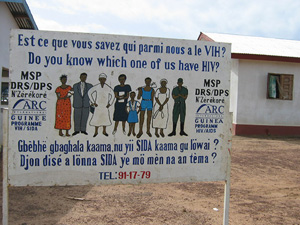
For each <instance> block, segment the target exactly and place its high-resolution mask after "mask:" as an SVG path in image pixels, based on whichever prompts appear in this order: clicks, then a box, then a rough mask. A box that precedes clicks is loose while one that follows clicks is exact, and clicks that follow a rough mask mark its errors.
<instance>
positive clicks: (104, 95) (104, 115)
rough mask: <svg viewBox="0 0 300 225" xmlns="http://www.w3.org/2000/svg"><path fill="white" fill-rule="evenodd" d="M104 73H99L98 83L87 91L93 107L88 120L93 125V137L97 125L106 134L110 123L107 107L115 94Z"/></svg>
mask: <svg viewBox="0 0 300 225" xmlns="http://www.w3.org/2000/svg"><path fill="white" fill-rule="evenodd" d="M106 78H107V76H106V74H105V73H101V74H100V75H99V81H100V83H99V84H96V85H95V86H93V87H92V88H91V89H89V91H88V96H89V98H90V101H91V106H94V107H95V110H94V113H93V116H92V118H91V120H90V125H91V126H94V127H95V133H94V136H93V137H96V136H97V135H98V129H99V127H103V132H102V133H103V135H105V136H108V134H107V132H106V127H107V126H110V125H111V120H110V112H109V107H110V106H111V105H112V104H113V102H114V100H115V95H114V92H113V90H112V88H111V87H110V86H108V85H107V84H106V83H105V82H106Z"/></svg>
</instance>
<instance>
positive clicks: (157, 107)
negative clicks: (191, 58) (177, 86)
mask: <svg viewBox="0 0 300 225" xmlns="http://www.w3.org/2000/svg"><path fill="white" fill-rule="evenodd" d="M167 83H168V81H167V80H166V79H162V80H161V81H160V85H161V87H160V88H158V89H157V90H156V92H155V104H154V110H153V119H152V127H153V128H155V136H156V137H159V134H158V130H159V129H160V136H161V137H164V136H165V134H164V129H166V128H167V124H168V120H169V107H168V101H169V99H170V89H169V88H167Z"/></svg>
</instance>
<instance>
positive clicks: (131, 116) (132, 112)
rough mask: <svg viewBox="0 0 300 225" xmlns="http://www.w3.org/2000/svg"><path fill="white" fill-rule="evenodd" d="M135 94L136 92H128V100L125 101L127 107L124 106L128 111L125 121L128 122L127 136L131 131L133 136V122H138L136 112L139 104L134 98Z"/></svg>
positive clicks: (138, 109)
mask: <svg viewBox="0 0 300 225" xmlns="http://www.w3.org/2000/svg"><path fill="white" fill-rule="evenodd" d="M135 96H136V94H135V92H134V91H132V92H130V95H129V97H130V101H128V102H127V107H126V110H127V113H128V119H127V122H128V123H129V132H128V136H130V135H131V133H132V134H133V136H135V124H136V123H137V122H139V120H138V113H139V112H140V108H141V106H140V105H141V104H140V103H139V102H138V101H136V100H134V99H135ZM128 110H129V111H128Z"/></svg>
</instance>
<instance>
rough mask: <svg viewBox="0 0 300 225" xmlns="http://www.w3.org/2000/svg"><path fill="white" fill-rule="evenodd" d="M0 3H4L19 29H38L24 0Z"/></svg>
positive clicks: (1, 0)
mask: <svg viewBox="0 0 300 225" xmlns="http://www.w3.org/2000/svg"><path fill="white" fill-rule="evenodd" d="M0 2H5V3H6V5H7V7H8V9H9V10H10V12H11V14H12V16H13V17H14V18H15V21H16V23H17V24H18V26H19V28H20V29H30V30H37V29H38V27H37V25H36V23H35V21H34V19H33V16H32V14H31V12H30V9H29V7H28V5H27V3H26V1H25V0H8V1H4V0H0Z"/></svg>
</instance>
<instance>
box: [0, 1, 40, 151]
mask: <svg viewBox="0 0 300 225" xmlns="http://www.w3.org/2000/svg"><path fill="white" fill-rule="evenodd" d="M11 29H31V30H37V29H38V28H37V25H36V24H35V21H34V19H33V16H32V14H31V12H30V9H29V7H28V5H27V3H26V1H25V0H10V1H3V0H0V84H1V86H0V93H1V105H0V107H1V113H0V129H1V131H0V145H1V146H2V112H3V108H7V107H8V88H9V39H10V30H11Z"/></svg>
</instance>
